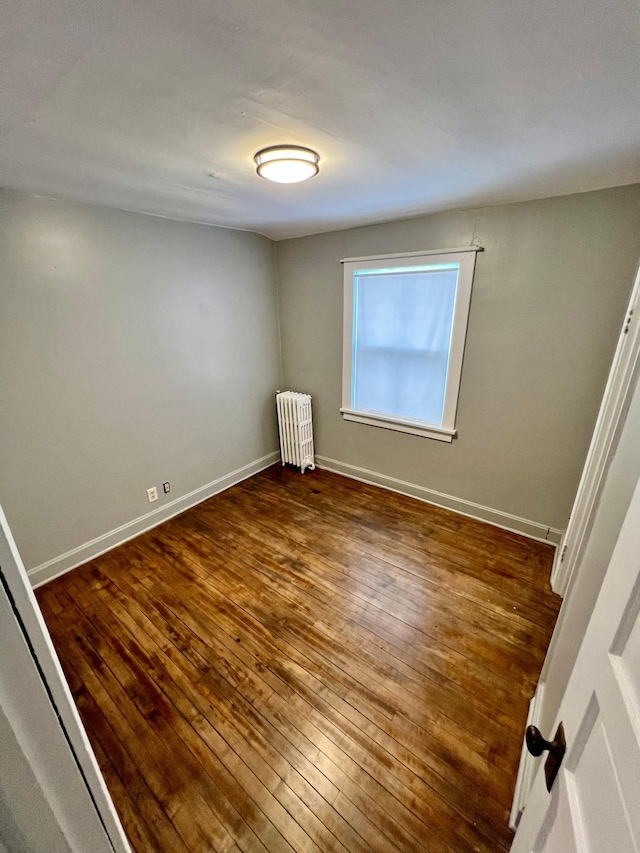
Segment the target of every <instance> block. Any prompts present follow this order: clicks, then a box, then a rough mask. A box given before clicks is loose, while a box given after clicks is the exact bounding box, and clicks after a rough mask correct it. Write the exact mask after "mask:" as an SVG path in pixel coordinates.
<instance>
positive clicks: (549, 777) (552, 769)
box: [525, 723, 567, 791]
mask: <svg viewBox="0 0 640 853" xmlns="http://www.w3.org/2000/svg"><path fill="white" fill-rule="evenodd" d="M525 740H526V742H527V749H528V750H529V752H530V753H531V755H535V756H536V757H537V756H538V755H542V753H543V752H545V751H548V752H549V756H548V758H547V760H546V762H545V765H544V775H545V779H546V781H547V791H550V790H551V786H552V785H553V783H554V781H555V778H556V776H557V775H558V770H560V765H561V764H562V759H563V758H564V754H565V752H566V751H567V742H566V740H565V737H564V726H563V725H562V723H560V725H559V726H558V730H557V732H556V736H555V738H554V739H553V740H545V739H544V738H543V737H542V734H541V732H540V729H539V728H538V727H537V726H527V732H526V736H525Z"/></svg>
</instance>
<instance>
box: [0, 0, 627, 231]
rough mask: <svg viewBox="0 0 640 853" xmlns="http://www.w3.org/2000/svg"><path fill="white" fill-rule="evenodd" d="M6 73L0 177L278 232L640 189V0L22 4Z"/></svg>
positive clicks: (45, 190)
mask: <svg viewBox="0 0 640 853" xmlns="http://www.w3.org/2000/svg"><path fill="white" fill-rule="evenodd" d="M0 79H1V83H0V185H2V186H5V187H10V188H12V189H17V190H26V191H29V192H35V193H40V194H44V195H54V196H62V197H67V198H74V199H79V200H84V201H90V202H95V203H98V204H105V205H109V206H113V207H121V208H126V209H130V210H139V211H144V212H148V213H155V214H159V215H162V216H170V217H174V218H178V219H188V220H194V221H198V222H207V223H212V224H219V225H227V226H232V227H237V228H246V229H251V230H256V231H260V232H262V233H264V234H267V235H268V236H270V237H273V238H276V239H279V238H282V237H286V236H291V235H298V234H308V233H312V232H316V231H326V230H330V229H333V228H341V227H346V226H349V225H353V224H364V223H368V222H374V221H383V220H388V219H395V218H400V217H403V216H410V215H416V214H419V213H423V212H428V211H433V210H439V209H443V208H447V207H459V206H475V205H479V204H493V203H497V202H503V201H512V200H519V199H528V198H535V197H543V196H551V195H561V194H563V193H570V192H580V191H584V190H589V189H595V188H600V187H606V186H615V185H620V184H626V183H634V182H636V181H640V158H639V153H640V16H639V7H638V3H637V0H342V2H340V0H262V2H256V0H253V2H248V0H137V2H135V0H46V2H42V0H3V2H2V5H1V8H0ZM279 142H288V143H297V144H301V145H307V146H310V147H312V148H315V149H316V150H317V151H318V152H319V153H320V155H321V171H320V174H319V176H318V177H316V178H314V179H312V180H311V181H309V182H307V183H303V184H297V185H289V186H282V185H276V184H270V183H268V182H267V181H264V180H263V179H261V178H259V177H258V176H257V175H256V174H255V171H254V167H253V163H252V156H253V154H254V152H255V151H256V150H258V149H259V148H261V147H264V146H267V145H273V144H275V143H279Z"/></svg>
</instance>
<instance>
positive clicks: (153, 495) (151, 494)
mask: <svg viewBox="0 0 640 853" xmlns="http://www.w3.org/2000/svg"><path fill="white" fill-rule="evenodd" d="M147 497H148V498H149V503H150V504H152V503H153V502H154V501H157V500H158V490H157V489H156V487H155V486H152V487H151V488H150V489H147Z"/></svg>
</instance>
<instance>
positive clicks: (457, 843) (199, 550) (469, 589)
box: [37, 465, 559, 853]
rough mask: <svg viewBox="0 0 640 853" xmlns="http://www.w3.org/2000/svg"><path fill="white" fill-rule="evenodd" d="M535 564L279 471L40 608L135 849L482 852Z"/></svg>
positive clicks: (540, 582)
mask: <svg viewBox="0 0 640 853" xmlns="http://www.w3.org/2000/svg"><path fill="white" fill-rule="evenodd" d="M552 554H553V552H552V549H551V548H550V547H549V546H548V545H546V544H544V543H539V542H534V541H532V540H528V539H525V538H524V537H521V536H518V535H517V534H513V533H509V532H507V531H502V530H499V529H497V528H494V527H491V526H489V525H486V524H483V523H481V522H477V521H474V520H472V519H467V518H464V517H462V516H459V515H456V514H455V513H451V512H449V511H447V510H443V509H441V508H439V507H433V506H430V505H428V504H423V503H420V502H418V501H415V500H412V499H410V498H406V497H404V496H402V495H398V494H395V493H391V492H388V491H384V490H382V489H379V488H377V487H374V486H367V485H365V484H360V483H356V482H354V481H352V480H349V479H347V478H344V477H340V476H337V475H334V474H329V473H327V472H323V471H315V472H313V473H306V474H305V475H304V476H301V475H299V474H298V473H297V472H294V471H291V470H288V469H283V468H281V467H280V466H279V465H278V466H273V467H272V468H270V469H268V470H266V471H264V472H262V473H261V474H258V475H256V476H254V477H252V478H250V479H249V480H247V481H245V482H243V483H241V484H240V485H238V486H235V487H233V488H232V489H230V490H228V491H226V492H223V493H221V494H220V495H217V496H215V497H214V498H211V499H209V500H208V501H205V502H203V503H202V504H200V505H198V506H197V507H194V508H193V509H192V510H189V511H188V512H186V513H184V514H183V515H182V516H179V517H177V518H174V519H172V520H170V521H168V522H166V523H165V524H163V525H161V526H160V527H158V528H155V529H154V530H151V531H149V532H148V533H146V534H143V535H142V536H140V537H138V538H137V539H135V540H132V541H131V542H129V543H127V544H125V545H123V546H121V547H120V548H117V549H115V550H114V551H111V552H109V553H107V554H105V555H103V556H102V557H99V558H97V559H96V560H94V561H92V562H90V563H88V564H86V565H85V566H82V567H81V568H79V569H76V570H74V571H73V572H72V573H69V574H67V575H65V576H62V577H60V578H57V579H56V580H54V581H52V582H51V583H49V584H48V585H47V586H45V587H44V588H41V589H40V590H38V593H37V597H38V600H39V602H40V605H41V608H42V611H43V615H44V617H45V621H46V622H47V625H48V627H49V630H50V631H51V634H52V638H53V641H54V644H55V646H56V649H57V650H58V653H59V655H60V658H61V661H62V664H63V668H64V670H65V673H66V674H67V677H68V679H69V682H70V686H71V689H72V692H73V694H74V696H75V698H76V702H77V704H78V708H79V711H80V714H81V716H82V718H83V720H84V722H85V725H86V727H87V731H88V734H89V737H90V739H91V741H92V743H93V745H94V748H95V751H96V755H97V758H98V761H99V763H100V765H101V767H102V768H103V772H104V774H105V779H106V781H107V784H108V786H109V789H110V791H111V793H112V796H113V798H114V802H115V804H116V808H117V809H118V811H119V813H120V815H121V817H122V820H123V825H124V827H125V831H126V832H127V834H128V836H129V838H130V840H131V844H132V847H133V849H134V850H135V853H149V851H158V853H186V851H190V853H191V851H202V853H205V851H207V853H211V851H216V853H238V851H245V853H247V851H252V852H253V851H260V853H266V851H270V853H272V852H273V851H275V853H278V851H283V853H293V851H296V853H298V851H309V853H320V851H322V853H329V851H332V853H346V851H356V853H368V851H380V853H383V851H385V853H386V851H392V850H396V851H415V850H419V849H420V850H421V849H426V850H429V851H430V853H454V851H455V853H467V851H468V853H471V851H474V853H494V851H507V850H508V849H509V846H510V842H511V833H510V831H509V829H508V826H507V816H508V810H509V807H510V802H511V798H512V794H513V785H514V783H515V773H516V769H517V762H518V758H519V753H520V747H521V739H522V731H523V728H524V724H525V720H526V712H527V704H528V699H529V698H530V696H531V694H532V691H533V689H534V685H535V683H536V681H537V677H538V674H539V670H540V667H541V665H542V661H543V658H544V654H545V651H546V647H547V644H548V641H549V638H550V635H551V631H552V629H553V625H554V622H555V618H556V616H557V611H558V606H559V600H558V599H557V598H556V596H554V595H553V594H552V593H551V591H550V589H549V586H548V577H549V572H550V567H551V562H552Z"/></svg>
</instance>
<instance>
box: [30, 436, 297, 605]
mask: <svg viewBox="0 0 640 853" xmlns="http://www.w3.org/2000/svg"><path fill="white" fill-rule="evenodd" d="M279 458H280V453H279V452H278V451H277V450H275V451H274V452H273V453H268V454H267V455H266V456H261V457H260V459H256V460H254V461H253V462H249V464H248V465H243V466H242V468H237V469H236V470H235V471H231V473H230V474H225V475H224V477H218V479H217V480H213V481H212V482H211V483H207V484H206V485H205V486H200V488H198V489H194V490H193V491H192V492H189V494H187V495H183V496H182V497H180V498H176V499H175V500H172V501H170V502H169V503H167V504H164V505H163V506H161V507H158V509H154V510H152V511H151V512H147V513H145V515H141V516H140V517H139V518H134V519H133V521H128V522H127V523H126V524H122V525H121V526H120V527H116V528H115V530H109V531H108V532H107V533H103V534H102V535H101V536H98V537H96V538H95V539H92V540H91V541H90V542H85V543H84V545H79V546H78V547H77V548H73V549H72V550H71V551H67V552H66V553H65V554H60V556H59V557H54V558H53V559H52V560H47V562H46V563H42V564H41V565H39V566H36V567H35V568H34V569H30V570H29V571H28V573H27V574H28V575H29V580H30V582H31V586H32V587H34V589H35V588H37V587H39V586H42V584H45V583H47V581H51V580H53V579H54V578H57V577H58V576H59V575H63V574H65V572H70V571H71V569H75V568H77V567H78V566H81V565H82V564H83V563H86V562H88V561H89V560H93V559H94V558H95V557H99V556H100V555H101V554H104V553H105V552H106V551H110V550H111V549H112V548H115V547H116V546H118V545H122V544H123V543H124V542H128V541H129V539H133V538H134V537H135V536H139V535H140V534H141V533H144V532H145V531H146V530H150V529H151V528H152V527H156V525H158V524H162V522H163V521H167V520H168V519H169V518H173V516H174V515H179V514H180V513H181V512H184V511H185V510H187V509H189V508H190V507H192V506H195V505H196V504H199V503H201V502H202V501H204V500H206V499H207V498H210V497H212V496H213V495H217V494H218V492H223V491H224V490H225V489H228V488H230V487H231V486H234V485H235V484H236V483H240V482H241V481H242V480H246V479H247V478H248V477H252V476H253V475H254V474H257V473H258V472H259V471H263V470H264V469H265V468H269V467H270V466H271V465H273V464H274V462H277V461H278V459H279Z"/></svg>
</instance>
